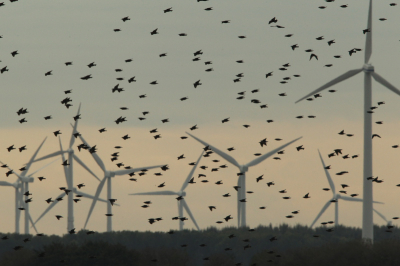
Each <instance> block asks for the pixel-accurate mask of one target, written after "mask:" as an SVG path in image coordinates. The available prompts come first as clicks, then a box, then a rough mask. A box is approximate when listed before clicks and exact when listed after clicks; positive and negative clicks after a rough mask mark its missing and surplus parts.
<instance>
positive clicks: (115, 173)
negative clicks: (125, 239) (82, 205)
mask: <svg viewBox="0 0 400 266" xmlns="http://www.w3.org/2000/svg"><path fill="white" fill-rule="evenodd" d="M79 138H80V139H81V140H82V142H83V143H84V144H85V145H86V146H87V147H88V149H91V146H90V145H89V144H88V143H87V142H86V140H85V139H84V138H83V137H82V136H79ZM91 155H92V157H93V159H94V160H95V161H96V163H97V164H98V165H99V167H100V168H101V170H103V173H104V177H103V179H102V180H101V182H100V183H99V185H98V186H97V190H96V194H95V195H94V198H93V201H92V205H91V206H90V209H89V213H88V216H87V218H86V222H85V226H84V227H83V228H86V225H87V223H88V222H89V219H90V216H91V215H92V212H93V209H94V206H95V205H96V202H97V200H98V198H99V196H100V193H101V191H102V189H103V187H104V184H105V182H106V181H107V199H108V200H110V199H112V196H111V178H112V177H114V176H119V175H127V174H130V173H133V172H136V171H141V170H144V169H147V170H148V169H153V168H158V167H162V166H163V165H155V166H147V167H140V168H130V169H124V170H117V171H110V170H107V169H106V167H105V165H104V163H103V161H102V160H101V159H100V157H99V155H97V153H96V152H93V153H91ZM107 214H110V215H108V216H107V232H111V231H112V216H111V214H112V205H111V202H108V203H107Z"/></svg>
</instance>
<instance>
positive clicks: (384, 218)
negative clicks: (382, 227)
mask: <svg viewBox="0 0 400 266" xmlns="http://www.w3.org/2000/svg"><path fill="white" fill-rule="evenodd" d="M373 210H374V212H375V213H376V214H378V215H379V216H380V217H381V218H382V219H383V220H384V221H385V222H386V223H389V221H388V220H387V219H386V217H385V216H384V215H383V214H382V213H380V212H378V211H377V210H375V209H373Z"/></svg>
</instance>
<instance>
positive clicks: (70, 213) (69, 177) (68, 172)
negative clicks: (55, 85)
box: [34, 104, 100, 232]
mask: <svg viewBox="0 0 400 266" xmlns="http://www.w3.org/2000/svg"><path fill="white" fill-rule="evenodd" d="M80 109H81V105H80V104H79V108H78V112H77V116H76V117H77V118H75V123H74V126H73V130H72V133H71V138H70V142H69V147H68V149H67V150H66V151H64V150H62V149H61V150H59V151H56V152H53V153H51V154H48V155H46V156H43V157H41V158H39V159H37V160H35V161H34V162H37V161H41V160H45V159H48V158H52V157H55V156H59V155H62V154H64V153H68V164H69V165H68V166H64V169H65V168H66V169H67V170H66V175H67V186H68V190H71V191H73V189H74V180H73V169H74V168H73V162H74V160H75V161H76V162H77V163H78V164H80V165H81V166H82V167H83V168H85V170H86V171H88V172H89V173H90V174H91V175H92V176H94V177H95V178H96V179H97V180H98V181H100V179H99V178H98V177H97V176H96V175H95V174H94V173H93V172H92V171H91V170H90V169H89V168H88V167H87V166H86V165H85V164H84V163H83V162H82V161H81V160H80V159H79V158H78V156H76V154H75V153H74V149H73V147H72V146H73V145H74V143H75V138H76V135H79V133H78V131H77V130H76V128H77V126H78V121H79V119H80V118H79V115H80ZM60 145H61V144H60ZM73 200H74V199H73V193H71V194H68V218H67V222H68V225H67V231H68V232H69V231H70V230H72V229H74V228H75V226H74V202H73Z"/></svg>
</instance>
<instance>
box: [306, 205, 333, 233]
mask: <svg viewBox="0 0 400 266" xmlns="http://www.w3.org/2000/svg"><path fill="white" fill-rule="evenodd" d="M329 205H331V201H330V200H329V201H328V202H327V203H325V205H324V207H322V209H321V211H320V212H319V213H318V215H317V217H315V219H314V221H313V222H312V224H311V226H310V228H312V227H313V226H314V224H315V223H316V222H317V221H318V219H319V217H321V215H322V214H323V213H324V212H325V211H326V209H328V207H329Z"/></svg>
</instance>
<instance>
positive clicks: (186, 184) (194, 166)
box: [180, 151, 204, 191]
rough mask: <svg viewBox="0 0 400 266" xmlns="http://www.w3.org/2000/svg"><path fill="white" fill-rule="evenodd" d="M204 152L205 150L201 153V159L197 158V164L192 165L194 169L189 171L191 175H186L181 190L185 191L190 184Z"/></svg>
mask: <svg viewBox="0 0 400 266" xmlns="http://www.w3.org/2000/svg"><path fill="white" fill-rule="evenodd" d="M203 154H204V151H203V152H202V153H201V154H200V157H199V159H197V162H196V164H195V165H193V167H192V170H191V171H190V173H189V175H188V176H187V177H186V180H185V182H183V184H182V187H181V190H180V191H184V190H185V188H186V187H187V186H188V185H189V183H188V182H189V181H190V179H191V178H192V176H193V173H194V171H195V170H196V167H197V165H198V164H199V162H200V160H201V157H202V156H203Z"/></svg>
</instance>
